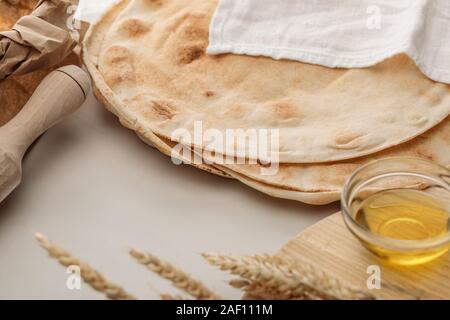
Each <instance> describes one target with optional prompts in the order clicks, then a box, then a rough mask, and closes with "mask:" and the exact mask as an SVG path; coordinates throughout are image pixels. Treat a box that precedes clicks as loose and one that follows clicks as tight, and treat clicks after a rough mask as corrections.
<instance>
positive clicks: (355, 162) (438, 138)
mask: <svg viewBox="0 0 450 320" xmlns="http://www.w3.org/2000/svg"><path fill="white" fill-rule="evenodd" d="M167 2H168V1H159V2H157V3H156V2H154V1H150V0H149V1H126V0H124V1H120V2H119V3H117V4H116V5H115V6H113V7H112V8H111V9H110V10H109V11H108V12H106V13H105V15H104V16H103V17H102V18H101V19H100V20H99V21H98V22H97V23H95V24H94V25H93V26H92V27H91V29H90V30H89V32H88V35H87V37H86V41H85V43H84V62H85V64H86V66H87V67H88V70H89V72H90V73H91V75H92V77H93V80H94V85H95V88H96V90H95V93H96V96H97V97H98V98H99V99H100V101H101V102H103V103H104V104H105V105H106V107H107V108H108V109H109V110H110V111H112V112H113V113H115V114H116V115H117V116H118V117H119V119H120V121H121V123H122V124H124V125H125V126H127V127H128V128H130V129H132V130H135V131H136V132H137V134H138V135H139V136H140V137H141V138H142V139H143V140H144V141H145V142H147V143H148V144H151V145H153V146H155V147H156V148H158V149H159V150H160V151H161V152H163V153H164V154H166V155H173V154H172V148H173V146H174V145H175V144H176V142H173V141H170V139H168V137H167V135H164V134H161V132H160V131H158V130H154V126H153V124H152V123H151V122H152V121H154V120H155V119H153V118H154V117H156V118H158V119H157V125H158V124H159V125H161V126H164V125H165V123H166V122H167V119H164V117H162V115H161V114H160V113H158V114H156V115H155V111H157V110H155V108H154V106H153V104H152V103H140V104H135V103H134V102H133V101H132V100H133V99H132V98H133V96H135V95H136V92H137V90H138V89H136V88H135V87H134V85H133V86H131V88H132V89H130V87H129V86H130V83H132V84H133V83H137V82H140V81H141V80H142V79H141V78H140V77H143V76H145V74H142V75H141V76H139V75H136V74H135V73H132V74H134V75H132V76H130V72H129V71H130V70H134V68H130V64H129V63H128V61H129V57H130V56H129V55H128V53H129V50H122V49H123V48H122V49H121V46H122V45H121V44H116V45H112V47H113V48H115V49H111V45H110V42H111V41H112V42H114V41H115V40H114V39H113V38H114V37H118V38H121V37H122V36H121V35H117V34H116V35H114V32H112V31H111V30H115V29H114V28H116V29H117V30H119V29H121V30H122V31H123V32H125V33H126V32H128V33H130V34H129V35H128V36H129V39H128V40H127V37H125V38H123V39H122V42H121V43H124V44H125V45H128V42H131V43H133V42H134V41H136V40H135V39H134V38H135V36H136V34H139V33H141V32H143V30H146V31H145V32H144V34H146V33H147V32H148V30H147V29H145V28H144V29H142V28H140V27H139V25H140V23H139V22H137V24H136V25H135V23H136V21H140V20H142V19H143V18H142V15H148V12H149V10H154V8H161V7H160V6H164V5H165V3H166V4H167ZM179 2H180V1H176V0H172V1H171V2H170V3H171V4H173V3H179ZM212 2H214V1H205V0H201V1H198V3H203V5H205V6H206V4H209V3H212ZM184 6H187V4H186V3H185V4H184ZM152 8H153V9H152ZM176 8H177V10H175V9H174V11H177V12H178V15H177V16H178V17H179V18H180V19H179V20H181V21H179V25H178V26H177V28H175V30H173V32H174V33H176V32H181V33H193V34H196V35H198V33H201V32H197V33H196V32H194V31H193V29H190V26H189V24H188V25H187V26H184V27H183V21H184V20H185V19H187V18H186V17H188V18H189V17H192V16H194V19H195V17H197V16H198V15H199V14H197V13H196V12H195V10H194V11H191V12H186V11H185V10H183V8H182V7H176ZM208 8H209V6H208ZM130 15H135V16H137V17H141V18H134V19H131V20H130ZM155 15H156V14H155ZM200 16H201V15H200ZM147 20H151V19H147ZM188 20H189V19H188ZM133 21H134V22H133ZM162 24H163V25H164V23H163V22H162ZM127 25H128V27H130V29H129V30H128V31H124V28H125V29H127V28H126V26H127ZM155 28H158V27H155ZM183 28H184V29H183ZM141 29H142V30H141ZM151 30H153V29H152V28H151ZM180 30H181V31H180ZM183 30H184V31H183ZM203 31H204V30H203ZM111 32H112V34H111ZM115 32H117V31H115ZM142 36H143V35H138V38H140V37H142ZM166 36H167V39H166V41H169V39H170V38H172V37H176V36H177V35H167V34H166ZM111 37H112V38H111ZM105 39H107V40H108V41H105ZM140 41H141V43H143V41H145V40H144V39H141V40H140ZM164 43H165V42H164V41H162V42H161V43H160V45H161V46H163V45H164ZM125 49H126V46H125ZM111 51H117V52H118V51H121V52H122V53H123V52H126V53H127V54H125V55H123V54H122V55H118V56H115V57H111V56H108V52H111ZM102 54H104V56H102ZM135 54H139V55H140V56H143V55H145V54H146V53H142V52H139V50H137V51H133V55H135ZM147 54H148V52H147ZM169 56H170V55H169ZM200 56H201V57H202V59H206V58H208V57H204V56H203V55H200ZM216 59H219V60H221V61H222V62H226V61H229V60H233V59H242V61H246V60H247V59H251V60H253V59H257V61H258V68H260V67H261V68H263V69H264V66H265V64H266V63H269V64H270V63H272V61H271V60H267V59H265V58H252V57H228V56H222V57H219V58H216ZM197 60H198V59H197ZM197 60H194V61H192V62H191V63H195V61H197ZM275 62H276V63H283V64H284V63H288V64H292V62H287V61H283V62H279V61H275ZM241 63H242V64H244V65H245V64H246V63H244V62H241ZM107 64H110V65H111V68H108V67H105V69H104V70H103V72H104V73H102V72H101V70H99V69H100V65H103V66H105V65H107ZM294 64H295V63H294ZM131 67H132V66H131ZM145 67H148V66H146V65H145V64H144V68H143V70H147V69H146V68H145ZM152 67H154V68H153V69H149V70H147V71H148V75H151V73H152V72H155V73H157V74H158V75H161V74H164V73H167V74H166V75H167V76H168V77H169V76H170V75H171V72H170V70H171V69H170V68H169V69H168V71H166V72H164V70H161V68H160V67H159V66H152ZM138 68H141V66H138ZM304 68H305V69H304V71H305V72H306V70H309V68H320V69H321V72H316V73H314V72H312V71H310V70H309V71H308V72H306V76H305V77H307V78H308V77H309V78H310V79H309V80H310V81H311V80H312V83H313V84H314V83H315V84H316V89H317V92H315V93H317V94H319V91H324V92H327V91H328V90H330V86H331V90H332V89H333V86H337V85H341V82H343V83H342V85H344V84H346V86H347V87H346V86H345V85H344V86H343V87H342V89H343V90H344V92H346V91H351V92H353V91H354V89H352V88H354V85H355V83H357V82H358V81H359V80H361V81H366V82H365V83H366V84H367V80H365V79H364V77H369V78H370V77H374V79H378V80H377V81H381V80H380V79H383V78H384V76H385V74H388V75H389V77H387V76H386V77H387V78H386V79H384V80H383V81H387V82H388V84H391V85H392V83H391V82H394V84H396V85H397V86H396V90H395V91H390V95H391V96H393V97H395V100H397V99H399V100H401V99H403V97H404V96H401V97H402V98H399V94H400V95H401V94H402V92H403V91H407V92H410V90H413V91H414V90H416V89H418V90H417V93H416V94H417V100H418V101H421V102H422V101H429V102H430V103H431V104H430V105H433V106H435V105H436V104H438V105H441V107H443V108H444V109H445V108H448V106H449V103H448V90H449V88H448V86H446V85H442V84H437V83H434V82H432V81H430V80H428V79H426V78H425V77H424V76H423V75H422V74H421V73H420V71H419V70H418V69H417V68H416V67H415V66H414V65H413V64H412V62H411V61H410V60H409V59H408V58H407V57H406V56H396V57H393V58H392V59H390V60H388V61H386V62H385V63H384V64H381V65H378V66H376V67H374V68H370V69H367V70H351V71H343V70H329V69H324V68H321V67H313V66H304ZM391 69H392V70H395V73H397V74H396V75H394V74H393V73H392V72H390V70H391ZM233 71H234V70H233ZM142 72H144V71H142ZM335 72H338V73H341V75H340V76H338V77H336V79H335V81H334V83H331V85H330V86H328V87H323V88H320V85H319V84H320V83H322V82H323V81H324V79H328V77H330V73H335ZM364 72H365V76H364V77H362V74H361V73H364ZM353 73H356V75H354V74H353ZM358 73H359V74H360V75H358ZM149 77H150V76H149ZM358 79H359V80H358ZM412 79H413V80H412ZM307 80H308V79H307ZM108 81H110V83H111V84H112V85H113V86H112V87H111V86H109V85H108ZM305 81H306V80H305ZM377 81H374V82H377ZM396 82H397V83H396ZM156 83H158V82H156ZM371 83H372V82H371ZM174 86H175V85H174ZM269 86H270V84H269ZM377 88H378V89H377V90H375V92H377V94H379V95H387V94H386V92H382V91H379V89H380V88H379V87H377ZM419 88H420V89H419ZM116 89H117V92H116ZM175 89H176V88H174V90H175ZM146 90H148V92H147V94H148V93H150V95H152V94H158V93H157V92H156V93H155V90H154V89H153V88H150V87H148V88H147V87H146ZM175 92H177V93H179V90H176V91H175ZM351 92H350V93H351ZM196 93H197V92H196V91H194V90H188V93H186V94H191V95H195V94H196ZM345 94H349V93H348V92H347V93H345ZM353 94H354V95H355V96H356V98H357V99H356V100H357V101H360V102H362V101H363V100H364V95H365V93H362V92H358V91H354V92H353ZM349 95H350V94H349ZM188 100H189V99H188ZM413 100H414V99H413ZM401 101H402V100H401ZM407 101H410V100H408V99H407ZM410 102H411V103H413V102H414V101H410ZM373 108H374V107H373ZM433 108H434V107H433ZM162 111H164V110H162ZM384 111H385V112H386V114H385V115H384V116H385V118H384V120H385V121H387V122H390V121H393V122H395V121H396V118H390V117H389V116H388V114H392V113H390V112H389V111H392V110H388V109H386V108H385V109H384ZM367 112H368V116H371V111H370V110H368V111H367ZM162 113H165V114H167V113H166V112H162ZM350 113H352V112H350ZM169 114H170V113H169ZM445 114H446V113H444V114H443V115H444V116H443V119H444V118H445ZM426 115H427V114H425V115H423V116H425V117H426ZM396 116H397V117H403V118H405V119H412V118H414V117H413V116H412V115H411V113H410V111H409V109H408V108H406V107H405V110H403V112H400V114H398V115H396ZM408 117H410V118H408ZM149 118H150V120H149ZM415 118H416V120H417V121H416V124H418V123H420V122H421V121H420V119H421V116H417V115H416V116H415ZM169 120H170V119H169ZM356 120H358V121H359V122H361V123H363V124H366V123H367V122H366V121H365V119H364V118H356V119H355V121H356ZM149 121H150V123H149ZM438 122H439V121H436V123H438ZM226 124H228V123H226ZM328 124H329V125H330V126H333V121H331V122H329V123H328ZM396 125H397V126H399V127H401V123H397V124H396ZM433 126H434V125H430V127H433ZM368 127H370V126H368ZM370 129H371V130H373V131H377V130H383V129H384V128H378V127H376V128H374V127H372V128H370ZM449 133H450V120H449V119H448V118H447V119H446V120H444V121H443V122H442V123H441V124H439V125H437V126H436V127H435V128H434V129H432V130H429V131H426V133H425V134H422V135H420V136H419V137H418V138H415V139H413V140H411V141H409V142H407V143H403V144H400V145H398V146H395V143H392V146H391V147H390V148H386V149H385V150H382V151H379V152H377V153H374V152H371V155H369V156H367V157H353V156H352V157H353V159H349V160H346V161H338V162H336V161H332V159H333V157H329V158H327V160H326V161H325V163H318V164H301V163H292V164H291V163H281V164H280V171H279V172H278V174H277V175H274V176H262V175H261V174H260V172H261V167H260V166H259V165H220V164H214V165H206V164H205V165H202V167H200V168H201V169H204V170H207V171H213V172H214V170H220V171H221V172H222V173H223V174H225V175H229V176H232V177H233V178H236V179H238V180H240V181H241V182H243V183H245V184H247V185H249V186H251V187H253V188H255V189H257V190H259V191H261V192H264V193H266V194H269V195H271V196H274V197H280V198H286V199H292V200H297V201H301V202H305V203H310V204H326V203H330V202H333V201H336V200H338V198H339V195H340V190H341V187H342V184H343V182H344V180H345V179H346V178H347V177H348V175H349V174H351V172H352V171H353V170H355V169H356V168H358V167H359V166H361V165H362V164H364V163H367V162H368V161H371V160H373V159H378V158H381V157H387V156H419V157H422V158H427V159H430V160H433V161H435V162H438V163H440V164H442V165H449V164H450V161H449V157H450V152H449V151H450V150H449V149H448V148H449V147H450V146H449V143H448V141H450V134H449ZM417 134H419V133H417ZM180 158H182V157H180ZM299 162H302V161H299ZM214 173H215V172H214Z"/></svg>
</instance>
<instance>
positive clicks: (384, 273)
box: [277, 213, 450, 299]
mask: <svg viewBox="0 0 450 320" xmlns="http://www.w3.org/2000/svg"><path fill="white" fill-rule="evenodd" d="M277 256H278V257H281V258H290V259H294V260H295V261H298V262H299V263H308V264H310V265H313V266H317V267H318V268H319V269H321V270H323V271H325V272H327V273H328V274H330V275H333V276H334V277H336V278H338V279H340V280H342V281H343V282H344V283H346V284H348V285H351V286H353V287H355V288H361V289H363V290H367V279H368V278H369V276H370V274H368V273H367V269H368V267H369V266H372V265H378V266H380V269H381V289H380V290H373V291H371V293H372V294H373V295H375V296H376V297H378V298H381V299H450V253H447V254H446V255H444V256H443V257H441V258H440V259H438V260H436V261H433V262H431V263H429V264H425V265H422V266H415V267H399V266H390V265H387V264H383V262H382V261H381V260H379V259H378V258H376V257H375V256H373V255H372V254H371V253H369V252H368V251H367V250H366V249H365V248H364V247H362V246H361V244H360V243H359V241H358V240H357V239H356V238H355V237H354V236H353V235H352V234H351V233H350V231H348V229H347V227H346V226H345V224H344V220H343V218H342V216H341V214H340V213H338V214H335V215H333V216H331V217H329V218H327V219H325V220H323V221H321V222H319V223H318V224H316V225H314V226H312V227H311V228H309V229H307V230H306V231H305V232H303V233H302V234H300V235H299V236H297V237H296V238H295V239H294V240H292V241H290V242H289V243H288V244H287V245H286V246H285V247H283V248H282V249H281V250H280V251H279V252H278V254H277Z"/></svg>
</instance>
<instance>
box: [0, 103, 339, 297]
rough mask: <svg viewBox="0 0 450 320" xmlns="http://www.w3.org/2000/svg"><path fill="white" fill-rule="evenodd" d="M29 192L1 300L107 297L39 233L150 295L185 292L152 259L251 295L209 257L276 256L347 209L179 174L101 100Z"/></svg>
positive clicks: (2, 273) (10, 202)
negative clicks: (137, 256) (147, 265)
mask: <svg viewBox="0 0 450 320" xmlns="http://www.w3.org/2000/svg"><path fill="white" fill-rule="evenodd" d="M23 173H24V178H23V183H22V185H21V186H20V187H19V188H18V189H17V190H16V191H15V192H14V193H13V194H12V195H11V196H10V197H9V198H7V199H6V200H5V201H4V202H3V203H2V204H0V299H16V298H17V299H102V298H103V295H101V294H99V293H97V292H95V291H94V290H92V289H91V288H90V287H88V286H86V285H83V286H82V288H81V290H79V291H71V290H68V289H67V288H66V279H67V274H66V270H65V268H64V267H62V266H60V265H59V264H58V263H57V262H56V261H55V260H53V259H51V258H49V257H48V256H47V254H46V253H45V252H44V250H43V249H41V248H40V247H39V246H38V245H37V243H36V241H35V240H34V236H33V234H34V233H35V232H36V231H38V232H41V233H43V234H45V235H47V236H48V237H49V238H50V239H52V240H53V241H54V242H56V243H58V244H60V245H61V246H63V247H65V248H66V249H68V250H69V251H71V252H72V253H73V254H74V255H76V256H77V257H79V258H82V259H83V260H85V261H87V262H89V263H90V264H91V265H92V266H93V267H95V268H96V269H98V270H100V271H101V272H102V273H103V274H104V275H105V276H106V277H107V278H109V279H110V280H112V281H113V282H116V283H117V284H120V285H121V286H123V287H124V288H125V289H126V290H128V291H129V292H131V293H133V294H134V295H136V296H138V297H139V298H142V299H157V298H158V297H159V293H176V292H177V291H176V290H173V289H171V287H170V286H169V285H168V284H167V282H165V281H162V280H160V279H159V278H157V277H155V276H154V275H152V273H151V272H149V271H147V270H145V269H144V268H143V267H141V266H140V265H138V264H137V263H135V261H134V260H133V259H132V258H131V257H130V256H129V255H128V250H129V248H132V247H135V248H139V249H142V250H147V251H150V252H152V253H154V254H156V255H158V256H160V257H162V258H165V259H167V260H169V261H171V262H173V263H174V264H176V265H177V266H179V267H181V268H183V269H184V270H186V271H188V272H189V273H191V274H192V275H193V276H196V277H197V278H200V279H201V280H203V281H204V282H205V283H206V284H207V285H209V286H210V287H211V288H212V289H214V290H215V291H216V292H217V293H220V294H221V295H223V296H224V297H226V298H239V297H240V292H239V291H236V290H234V289H232V288H230V287H229V286H228V285H227V283H226V282H227V279H229V277H228V276H227V275H226V274H224V273H222V272H220V271H217V270H216V269H214V268H212V267H210V266H208V265H207V264H206V262H204V261H203V260H202V258H201V257H200V253H201V252H204V251H208V252H211V251H213V252H216V251H219V252H223V253H232V254H253V253H271V252H275V251H276V250H277V249H278V248H280V247H281V246H282V245H283V244H284V243H285V242H286V241H288V240H289V239H291V238H292V237H294V236H295V235H296V234H298V233H299V232H301V231H302V230H304V229H305V228H306V227H308V226H310V225H312V224H313V223H315V222H317V221H319V220H320V219H322V218H325V217H326V216H327V215H329V214H331V213H334V212H336V211H337V210H338V206H337V205H331V206H327V207H312V206H306V205H303V204H300V203H296V202H292V201H285V200H279V199H273V198H270V197H268V196H266V195H264V194H261V193H259V192H257V191H254V190H252V189H250V188H248V187H246V186H244V185H242V184H240V183H239V182H237V181H232V180H227V179H224V178H220V177H216V176H214V175H211V174H208V173H204V172H201V171H199V170H197V169H194V168H192V167H189V166H175V165H173V164H172V162H171V161H170V159H169V158H168V157H165V156H164V155H162V154H160V153H158V152H157V151H156V150H154V149H152V148H150V147H148V146H147V145H145V144H144V143H142V142H141V141H140V140H139V139H138V138H137V137H136V136H135V135H134V133H133V132H131V131H129V130H127V129H125V128H123V127H121V126H120V124H119V123H118V121H117V119H116V118H115V117H114V116H113V115H112V114H110V113H108V112H107V111H106V110H105V109H103V107H101V106H100V105H99V104H98V103H97V102H96V101H95V99H94V98H93V97H92V96H90V97H89V99H88V101H87V102H86V103H85V105H84V106H83V107H82V108H81V109H80V110H79V111H78V112H77V113H75V114H74V115H72V116H71V117H70V118H68V119H66V120H65V121H64V122H62V123H60V124H59V125H57V126H56V127H54V128H53V129H52V130H50V131H49V132H47V133H46V134H45V135H44V136H42V137H41V139H40V140H39V141H38V142H37V143H36V144H35V145H34V146H33V147H32V149H31V150H30V152H29V153H28V155H27V157H26V159H25V161H24V172H23Z"/></svg>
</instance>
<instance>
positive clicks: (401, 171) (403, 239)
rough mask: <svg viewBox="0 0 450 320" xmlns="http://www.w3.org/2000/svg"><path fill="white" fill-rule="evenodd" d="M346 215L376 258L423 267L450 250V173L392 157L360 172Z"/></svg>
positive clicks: (346, 192) (347, 191)
mask: <svg viewBox="0 0 450 320" xmlns="http://www.w3.org/2000/svg"><path fill="white" fill-rule="evenodd" d="M341 205H342V214H343V216H344V220H345V223H346V225H347V227H348V228H349V229H350V231H351V232H352V233H353V234H354V235H355V236H356V237H357V238H358V239H359V240H360V242H361V243H362V244H363V245H364V246H365V247H366V248H367V249H368V250H369V251H370V252H372V253H373V254H375V255H376V256H378V257H379V258H381V259H382V260H384V261H386V262H389V263H393V264H397V265H417V264H422V263H426V262H429V261H432V260H434V259H436V258H438V257H440V256H442V255H444V254H445V253H446V252H447V251H448V250H449V248H450V170H449V169H447V168H445V167H442V166H439V165H437V164H434V163H432V162H429V161H426V160H423V159H419V158H387V159H382V160H377V161H374V162H371V163H369V164H367V165H365V166H363V167H361V168H360V169H358V170H357V171H356V172H355V173H354V174H353V175H352V176H351V177H350V178H349V179H348V180H347V182H346V184H345V185H344V189H343V192H342V197H341Z"/></svg>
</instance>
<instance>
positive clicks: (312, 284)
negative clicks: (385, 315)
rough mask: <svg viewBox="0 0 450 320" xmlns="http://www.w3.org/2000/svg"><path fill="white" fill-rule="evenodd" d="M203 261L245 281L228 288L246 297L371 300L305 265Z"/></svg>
mask: <svg viewBox="0 0 450 320" xmlns="http://www.w3.org/2000/svg"><path fill="white" fill-rule="evenodd" d="M203 257H204V258H205V259H206V260H207V261H208V262H209V263H210V264H211V265H213V266H216V267H219V268H220V269H221V270H223V271H228V272H230V273H231V274H233V275H238V276H240V277H241V278H243V279H244V280H247V282H244V281H240V282H237V281H236V280H235V281H233V282H232V283H231V285H233V286H234V287H240V288H241V289H243V290H245V291H247V292H249V293H252V290H255V291H256V292H258V295H259V294H265V295H266V296H267V295H270V296H271V297H272V298H279V299H343V300H360V299H374V297H372V296H371V295H369V294H367V293H365V292H362V291H359V290H355V289H353V288H350V287H347V286H344V285H343V284H342V283H341V282H339V281H338V280H336V279H334V278H331V277H329V276H328V275H326V274H325V273H324V272H322V271H320V270H317V269H315V268H314V267H312V266H309V265H306V264H302V265H297V264H294V263H292V262H289V261H285V260H281V259H279V258H275V257H270V256H266V255H255V256H248V257H235V256H225V255H220V254H203Z"/></svg>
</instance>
